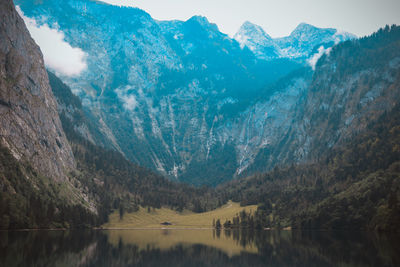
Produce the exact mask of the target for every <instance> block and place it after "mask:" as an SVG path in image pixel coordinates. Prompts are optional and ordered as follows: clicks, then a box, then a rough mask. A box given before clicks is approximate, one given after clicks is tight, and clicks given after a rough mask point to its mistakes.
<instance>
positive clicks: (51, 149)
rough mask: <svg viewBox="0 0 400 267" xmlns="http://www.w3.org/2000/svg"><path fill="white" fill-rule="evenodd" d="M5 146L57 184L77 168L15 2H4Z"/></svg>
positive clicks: (0, 60) (0, 108)
mask: <svg viewBox="0 0 400 267" xmlns="http://www.w3.org/2000/svg"><path fill="white" fill-rule="evenodd" d="M0 142H1V144H3V145H4V146H6V147H8V148H9V149H10V151H11V152H12V154H13V156H14V157H15V158H16V159H18V160H21V161H29V162H30V163H31V164H32V166H33V167H34V168H35V169H36V170H37V171H38V172H39V173H40V174H42V175H44V176H47V177H50V178H53V179H54V180H56V181H64V180H65V179H66V175H67V173H68V172H69V171H71V170H73V169H74V168H75V161H74V157H73V154H72V151H71V148H70V145H69V144H68V141H67V139H66V137H65V134H64V132H63V129H62V127H61V123H60V119H59V117H58V113H57V103H56V101H55V99H54V97H53V94H52V92H51V89H50V86H49V80H48V76H47V72H46V69H45V67H44V62H43V57H42V53H41V51H40V49H39V47H38V46H37V45H36V44H35V42H34V41H33V40H32V38H31V36H30V34H29V32H28V30H27V28H26V26H25V24H24V21H23V20H22V19H21V17H20V16H19V15H18V13H17V12H16V11H15V7H14V4H13V1H12V0H2V1H1V2H0Z"/></svg>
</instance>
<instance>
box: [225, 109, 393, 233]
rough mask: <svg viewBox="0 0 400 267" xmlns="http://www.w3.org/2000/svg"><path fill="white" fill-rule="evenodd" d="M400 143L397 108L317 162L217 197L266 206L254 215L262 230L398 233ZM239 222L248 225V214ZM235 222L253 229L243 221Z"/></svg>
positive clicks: (233, 185) (236, 185)
mask: <svg viewBox="0 0 400 267" xmlns="http://www.w3.org/2000/svg"><path fill="white" fill-rule="evenodd" d="M399 144H400V106H399V105H397V106H396V107H395V108H394V109H393V110H392V111H391V112H388V113H384V115H382V117H381V118H380V119H379V122H378V123H376V124H373V125H369V126H368V130H366V131H365V132H364V133H362V134H360V135H359V136H357V137H356V138H354V139H351V140H349V141H348V142H347V143H346V144H345V145H343V146H340V147H337V148H335V149H332V150H331V151H330V152H329V153H327V155H326V157H325V158H323V159H321V160H320V161H319V162H317V163H310V164H301V165H291V166H289V167H286V168H281V169H279V168H275V169H274V170H273V171H271V172H268V173H264V174H256V175H254V176H251V177H248V178H246V179H243V180H238V181H233V182H230V183H228V184H225V185H222V186H221V187H220V188H219V189H218V192H219V194H221V195H223V197H224V199H225V200H227V199H232V200H234V201H240V202H241V204H242V205H249V204H260V203H262V204H261V205H260V206H259V208H258V210H257V212H256V213H255V214H253V215H251V216H250V217H253V216H254V217H255V218H252V220H254V221H257V223H254V226H256V225H258V227H287V226H291V227H296V228H315V229H321V228H329V229H367V228H368V229H377V230H398V229H397V226H398V225H399V224H400V201H399V199H400V195H399V192H400V179H399V177H400V147H399ZM239 217H240V218H242V217H243V218H244V220H245V221H248V220H249V219H248V218H249V215H246V214H242V215H239ZM233 221H234V220H232V224H233V225H239V226H240V225H242V226H245V227H249V226H248V225H247V223H241V222H242V221H243V220H242V219H241V220H240V223H236V224H235V223H233ZM259 223H261V225H260V224H259ZM251 226H253V224H252V225H251Z"/></svg>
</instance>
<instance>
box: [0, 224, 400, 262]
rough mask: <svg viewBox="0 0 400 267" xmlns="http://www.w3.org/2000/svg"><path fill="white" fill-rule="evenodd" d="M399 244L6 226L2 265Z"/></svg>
mask: <svg viewBox="0 0 400 267" xmlns="http://www.w3.org/2000/svg"><path fill="white" fill-rule="evenodd" d="M398 245H399V238H398V237H397V236H393V235H391V236H382V235H375V234H366V233H361V232H360V233H348V232H315V231H314V232H296V231H250V230H243V231H239V230H222V231H215V230H119V231H116V230H115V231H79V232H64V231H35V232H0V266H10V267H13V266H100V267H101V266H400V256H399V253H398V252H399V250H398V248H399V246H398Z"/></svg>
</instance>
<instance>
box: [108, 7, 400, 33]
mask: <svg viewBox="0 0 400 267" xmlns="http://www.w3.org/2000/svg"><path fill="white" fill-rule="evenodd" d="M102 1H103V2H107V3H112V4H116V5H126V6H134V7H138V8H141V9H143V10H145V11H146V12H148V13H149V14H150V15H151V16H152V17H153V18H154V19H157V20H173V19H178V20H187V19H188V18H190V17H192V16H193V15H203V16H206V17H207V18H208V19H209V20H210V21H211V22H213V23H216V24H217V25H218V27H219V29H220V31H222V32H224V33H227V34H229V35H231V36H233V35H234V34H235V33H236V31H237V30H238V29H239V27H240V26H241V24H242V23H243V22H245V21H246V20H248V21H250V22H253V23H255V24H258V25H260V26H262V27H263V28H264V30H265V31H266V32H267V33H268V34H269V35H271V36H272V37H282V36H287V35H289V34H290V32H291V31H292V30H293V29H294V28H295V27H296V26H297V25H298V24H299V23H301V22H306V23H309V24H312V25H315V26H317V27H322V28H328V27H332V28H337V29H339V30H344V31H347V32H351V33H354V34H356V35H357V36H360V37H361V36H364V35H369V34H371V33H373V32H374V31H376V30H377V29H379V28H380V27H383V26H385V25H386V24H389V25H391V24H400V0H102Z"/></svg>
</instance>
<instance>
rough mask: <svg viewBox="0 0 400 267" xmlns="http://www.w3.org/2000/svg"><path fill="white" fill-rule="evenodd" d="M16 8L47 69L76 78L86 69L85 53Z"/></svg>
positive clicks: (60, 34)
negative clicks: (39, 50)
mask: <svg viewBox="0 0 400 267" xmlns="http://www.w3.org/2000/svg"><path fill="white" fill-rule="evenodd" d="M16 8H17V11H18V13H19V15H20V16H21V17H22V18H23V20H24V21H25V24H26V26H27V28H28V30H29V32H30V34H31V36H32V38H33V39H34V40H35V42H36V43H37V44H38V45H39V46H40V49H41V50H42V53H43V57H44V62H45V64H46V66H47V67H49V68H50V69H52V70H53V71H55V72H56V73H58V74H61V75H66V76H77V75H79V74H80V73H81V72H82V71H84V70H85V69H86V68H87V64H86V56H87V55H86V53H85V52H83V51H82V50H81V49H80V48H77V47H72V46H71V45H70V44H69V43H67V42H66V41H65V35H64V33H63V32H62V31H59V30H57V29H53V28H50V26H49V25H47V24H43V25H39V24H38V23H37V22H36V20H34V19H32V18H28V17H26V16H25V15H24V13H23V12H22V10H21V8H20V7H19V6H17V7H16Z"/></svg>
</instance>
